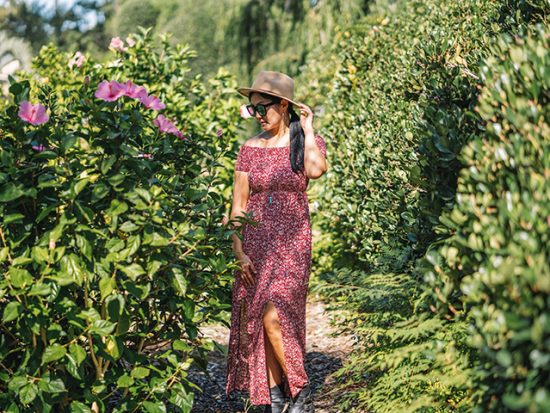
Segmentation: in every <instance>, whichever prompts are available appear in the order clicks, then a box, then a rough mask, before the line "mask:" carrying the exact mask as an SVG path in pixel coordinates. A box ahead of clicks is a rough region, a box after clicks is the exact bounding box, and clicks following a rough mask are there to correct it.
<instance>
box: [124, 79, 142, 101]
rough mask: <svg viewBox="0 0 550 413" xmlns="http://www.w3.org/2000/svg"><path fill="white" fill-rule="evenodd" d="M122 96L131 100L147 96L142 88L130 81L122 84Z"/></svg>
mask: <svg viewBox="0 0 550 413" xmlns="http://www.w3.org/2000/svg"><path fill="white" fill-rule="evenodd" d="M123 88H124V95H125V96H128V97H129V98H132V99H140V96H142V95H147V90H145V88H144V87H143V86H138V85H136V84H135V83H134V82H132V81H131V80H128V81H127V82H126V83H124V84H123Z"/></svg>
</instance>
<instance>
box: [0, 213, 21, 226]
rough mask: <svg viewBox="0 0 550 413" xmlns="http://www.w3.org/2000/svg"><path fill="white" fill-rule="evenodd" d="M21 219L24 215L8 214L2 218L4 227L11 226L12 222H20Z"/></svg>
mask: <svg viewBox="0 0 550 413" xmlns="http://www.w3.org/2000/svg"><path fill="white" fill-rule="evenodd" d="M23 218H25V215H23V214H19V213H16V214H9V215H6V216H5V217H4V225H8V224H12V223H14V222H18V221H21V220H22V219H23Z"/></svg>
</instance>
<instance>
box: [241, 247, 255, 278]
mask: <svg viewBox="0 0 550 413" xmlns="http://www.w3.org/2000/svg"><path fill="white" fill-rule="evenodd" d="M237 259H238V260H239V263H240V265H241V268H242V270H241V276H242V279H243V281H244V282H245V284H247V285H248V286H252V285H253V284H254V277H255V275H254V274H256V267H254V264H253V263H252V261H251V260H250V258H248V255H246V254H245V253H244V252H240V253H238V254H237Z"/></svg>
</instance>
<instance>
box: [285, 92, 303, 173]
mask: <svg viewBox="0 0 550 413" xmlns="http://www.w3.org/2000/svg"><path fill="white" fill-rule="evenodd" d="M288 114H289V116H290V125H289V128H290V166H291V167H292V170H293V171H294V173H298V172H302V171H303V170H304V149H305V148H304V146H305V134H304V130H303V129H302V125H300V117H299V116H298V114H297V113H296V112H295V111H294V109H293V107H292V104H291V103H290V102H289V104H288Z"/></svg>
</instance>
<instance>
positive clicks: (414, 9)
mask: <svg viewBox="0 0 550 413" xmlns="http://www.w3.org/2000/svg"><path fill="white" fill-rule="evenodd" d="M549 9H550V7H549V6H548V3H547V2H544V1H538V0H537V1H528V2H521V3H518V2H512V1H498V2H494V1H461V2H446V1H441V0H428V1H398V2H396V3H395V4H393V5H392V6H391V7H390V5H388V11H386V12H384V13H383V14H377V15H370V16H367V17H366V18H365V19H364V20H363V21H362V22H361V23H360V24H357V25H355V26H353V27H351V28H348V30H344V31H342V32H341V35H340V36H341V37H340V42H339V43H338V44H336V45H334V47H333V48H332V51H331V53H327V54H328V55H329V56H330V54H332V55H334V56H336V58H331V59H330V60H331V61H335V62H340V63H339V66H338V67H337V68H336V70H334V68H332V67H329V68H327V69H325V70H324V71H323V70H322V69H319V68H313V69H311V70H310V71H309V72H308V73H316V74H317V75H319V73H320V72H321V75H322V73H323V72H324V73H329V74H330V73H332V72H333V73H334V75H333V76H331V77H330V80H329V82H330V86H331V89H332V92H330V93H329V95H328V98H327V99H326V100H322V99H320V100H321V101H322V102H323V111H322V112H323V113H325V115H324V118H323V124H324V129H325V132H324V133H325V135H327V136H333V140H332V141H331V142H330V143H329V145H331V144H332V151H330V152H331V154H332V157H331V159H330V161H331V171H330V172H329V174H328V179H327V181H326V188H325V190H324V193H323V199H322V200H321V201H320V204H321V206H322V207H323V209H322V210H321V211H320V213H319V214H318V216H319V217H320V219H319V220H318V222H317V225H318V226H319V228H320V230H321V233H322V234H323V237H322V238H321V240H320V241H319V242H318V243H317V244H316V245H317V246H318V247H319V249H318V250H317V251H315V258H316V259H318V262H319V263H320V264H321V265H322V267H320V268H318V273H319V281H318V283H317V285H316V286H315V289H316V290H317V291H319V292H321V293H322V294H324V295H325V296H326V297H328V298H329V299H330V300H331V301H332V303H333V304H332V305H331V307H332V308H333V309H334V310H338V311H339V312H340V313H339V316H340V317H339V319H340V325H341V326H343V327H345V328H346V329H348V330H349V331H350V332H353V333H354V334H355V335H356V337H357V341H358V347H357V351H356V352H354V353H353V355H352V357H350V358H349V359H348V362H347V363H346V364H345V365H344V366H343V367H342V368H341V369H340V370H339V371H338V373H337V377H338V382H339V387H338V389H337V390H338V391H337V394H338V395H339V396H338V399H337V402H338V406H339V408H340V409H341V410H342V411H357V412H362V411H380V412H395V411H399V412H413V411H426V412H443V411H445V412H457V411H458V412H471V411H473V410H474V409H476V411H479V412H482V411H499V412H500V411H530V412H531V411H532V412H543V411H547V409H548V393H547V391H546V390H545V389H546V388H548V387H549V383H548V377H549V376H548V372H547V365H548V363H546V361H547V360H546V357H548V356H547V355H548V354H549V348H548V342H549V340H548V325H549V324H548V323H547V321H546V318H547V317H548V299H547V296H548V295H547V278H548V262H549V259H548V232H549V231H548V225H549V222H548V206H549V205H550V202H549V201H550V199H549V197H550V192H549V187H548V183H547V182H548V164H549V159H548V153H549V152H548V149H549V148H548V136H549V134H548V109H547V106H548V105H547V104H548V73H547V67H548V64H547V63H548V62H547V57H546V53H545V50H547V47H548V44H547V43H548V29H547V27H548V25H547V21H546V18H547V15H548V11H549ZM537 22H540V26H538V27H537V28H536V29H533V27H534V26H533V25H534V24H536V23H537ZM530 33H532V34H530ZM325 53H326V52H325ZM325 60H326V59H325ZM308 73H306V74H305V75H304V76H305V77H306V78H307V76H308ZM424 257H425V258H424Z"/></svg>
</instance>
